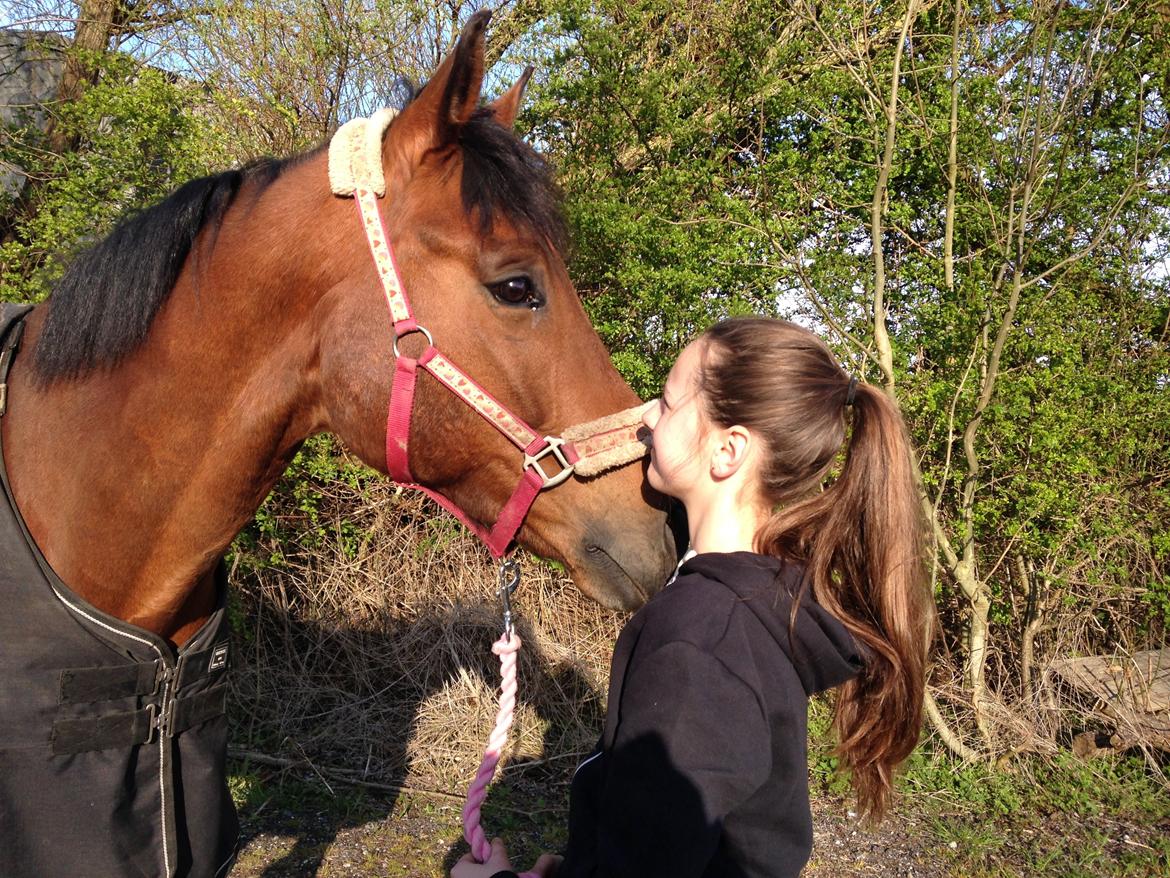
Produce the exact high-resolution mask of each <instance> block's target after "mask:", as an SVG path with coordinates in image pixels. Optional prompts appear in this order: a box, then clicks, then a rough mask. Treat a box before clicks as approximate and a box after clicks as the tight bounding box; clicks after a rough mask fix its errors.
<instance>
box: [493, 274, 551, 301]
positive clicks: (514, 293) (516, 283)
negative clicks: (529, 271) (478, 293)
mask: <svg viewBox="0 0 1170 878" xmlns="http://www.w3.org/2000/svg"><path fill="white" fill-rule="evenodd" d="M488 289H489V290H491V291H492V295H493V296H495V297H496V298H497V299H499V300H500V301H501V302H503V303H505V304H507V305H527V306H528V307H530V308H539V307H540V306H541V305H543V304H544V301H543V300H542V299H541V297H540V295H539V294H538V293H537V292H536V287H535V286H534V285H533V283H532V278H530V277H526V276H525V275H520V276H518V277H510V278H508V279H507V280H502V281H500V282H499V283H496V284H489V285H488Z"/></svg>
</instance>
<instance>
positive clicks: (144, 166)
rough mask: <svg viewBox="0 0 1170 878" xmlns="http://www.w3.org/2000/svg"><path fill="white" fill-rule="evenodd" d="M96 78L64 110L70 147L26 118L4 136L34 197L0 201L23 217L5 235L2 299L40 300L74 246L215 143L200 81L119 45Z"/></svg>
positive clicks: (3, 155)
mask: <svg viewBox="0 0 1170 878" xmlns="http://www.w3.org/2000/svg"><path fill="white" fill-rule="evenodd" d="M88 62H89V63H90V64H92V65H93V66H95V67H96V68H97V69H98V71H99V75H98V79H97V82H96V84H95V85H93V86H92V87H90V88H88V89H87V90H86V91H85V92H84V94H83V96H82V97H81V99H80V100H78V101H75V102H72V103H66V104H63V105H61V106H60V107H59V108H58V109H57V111H56V123H57V126H58V131H59V132H61V133H63V134H65V135H67V136H68V137H70V138H71V139H75V140H76V142H77V147H76V149H74V150H71V151H67V152H65V153H64V154H60V155H58V154H55V153H52V152H49V151H47V150H46V137H45V134H44V132H43V131H42V130H39V129H38V127H37V126H35V125H33V124H25V125H23V126H20V127H19V128H18V129H17V130H14V131H12V132H10V133H11V136H10V137H6V138H3V139H2V140H0V163H9V164H12V165H15V166H18V167H20V168H22V169H24V171H25V173H26V174H27V176H28V177H29V179H30V181H32V182H31V184H30V185H29V189H28V191H26V192H25V193H24V195H25V197H26V198H28V197H31V199H32V204H31V205H21V204H20V203H18V202H15V201H14V200H13V199H9V201H8V203H3V202H0V215H4V214H8V215H9V216H10V217H12V219H13V220H14V221H13V223H12V225H13V226H14V228H13V234H12V237H11V240H8V241H5V242H4V243H3V244H0V299H6V300H9V301H40V300H41V299H43V298H44V297H45V296H47V295H48V293H49V290H50V288H51V286H52V284H53V282H54V281H55V280H56V279H57V278H58V277H59V276H60V275H61V273H62V272H63V271H64V267H65V265H66V264H67V263H68V259H69V258H70V256H71V255H72V254H73V253H75V252H76V251H77V250H79V249H80V248H83V247H85V246H86V245H87V244H90V243H92V242H94V241H95V240H97V239H99V238H100V237H101V236H102V235H104V234H105V233H106V232H108V231H109V230H110V229H111V228H112V227H113V225H114V224H115V223H116V222H117V221H118V220H119V219H121V218H123V217H125V216H127V215H128V214H130V213H132V212H133V211H135V210H138V209H140V208H142V207H145V206H148V205H150V204H152V203H154V202H156V201H158V200H159V199H160V198H162V197H163V196H164V195H166V194H167V193H169V192H170V191H171V190H172V189H174V188H175V187H177V186H178V185H179V184H180V183H182V182H185V181H186V180H188V179H190V178H192V177H194V176H197V175H198V174H199V173H201V172H203V171H204V170H205V167H206V164H205V163H206V161H207V159H208V158H209V156H208V152H209V149H208V144H207V142H206V140H205V139H204V138H203V135H202V126H201V125H200V123H199V121H198V119H197V118H196V116H195V114H194V113H192V112H191V104H192V92H193V87H192V86H189V85H186V84H184V83H181V82H178V81H175V80H173V79H172V78H170V77H168V76H167V75H165V74H163V73H162V72H160V71H158V70H155V69H152V68H150V67H143V66H141V65H139V64H138V63H137V62H135V61H134V60H133V59H131V58H128V57H126V56H123V55H117V54H102V55H97V56H92V57H90V58H89V59H88Z"/></svg>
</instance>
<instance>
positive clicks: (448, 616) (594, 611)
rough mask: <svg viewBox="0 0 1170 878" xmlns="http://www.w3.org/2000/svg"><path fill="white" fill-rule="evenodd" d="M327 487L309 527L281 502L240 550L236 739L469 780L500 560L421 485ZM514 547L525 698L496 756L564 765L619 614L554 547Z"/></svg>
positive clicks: (484, 722) (481, 732)
mask: <svg viewBox="0 0 1170 878" xmlns="http://www.w3.org/2000/svg"><path fill="white" fill-rule="evenodd" d="M328 490H329V491H331V492H333V493H332V494H330V495H326V496H324V497H323V498H322V502H320V503H319V505H318V506H317V507H316V508H315V509H314V518H315V520H316V522H317V526H316V527H306V526H305V522H304V521H300V520H298V517H300V516H303V511H302V510H299V509H291V510H288V511H286V512H284V513H281V512H280V511H279V510H276V511H273V513H272V515H274V516H275V517H276V519H277V521H276V527H275V528H274V530H275V532H276V533H278V534H280V537H279V539H276V538H273V537H259V538H255V540H254V544H252V545H250V546H248V547H247V548H246V549H241V550H240V551H239V552H238V553H237V556H236V559H235V560H236V563H235V566H234V571H233V577H232V579H233V602H234V605H235V607H236V609H237V610H238V612H237V613H236V614H235V625H236V629H237V631H236V636H237V640H238V649H237V652H236V657H237V661H236V667H235V671H234V682H233V690H234V699H233V708H234V713H235V725H234V730H235V731H234V733H233V746H235V747H238V748H240V749H246V750H254V751H262V752H265V753H269V754H272V755H277V756H282V757H287V758H291V759H308V760H309V761H311V762H312V763H314V764H316V765H328V766H331V767H336V768H339V769H342V770H345V771H355V770H356V771H358V772H359V776H360V777H362V778H363V779H367V780H370V781H376V782H379V783H391V784H403V783H409V784H411V785H414V786H419V787H425V788H429V789H438V790H448V791H452V792H459V791H462V789H463V788H464V787H465V785H466V783H467V782H468V781H469V780H470V779H471V777H472V776H473V774H474V771H475V769H476V767H477V766H478V763H479V759H480V756H481V755H482V751H483V747H484V745H485V743H486V741H487V737H488V733H489V731H490V729H491V727H492V724H493V723H494V720H495V714H496V708H497V704H496V701H497V693H498V685H499V683H498V681H499V662H498V659H497V658H496V657H495V656H493V655H492V653H491V644H492V643H493V642H494V641H495V640H496V639H497V638H498V637H499V634H500V631H501V627H502V619H501V616H500V611H499V605H498V602H497V601H496V599H495V597H494V591H495V588H496V568H495V565H494V563H493V562H492V561H491V559H490V557H489V556H488V554H487V552H486V551H485V550H484V549H483V548H482V547H481V546H480V545H479V544H478V543H477V542H476V541H475V539H474V538H473V537H471V536H470V535H469V534H468V533H467V531H466V530H465V529H464V528H462V527H461V526H460V525H458V524H457V523H456V522H454V521H453V520H452V519H451V518H450V517H448V516H447V515H446V514H444V513H442V512H441V511H439V510H438V509H437V507H435V506H434V505H432V504H431V503H430V502H429V501H426V500H425V499H424V498H422V497H421V496H420V495H417V494H415V493H413V492H409V491H402V490H400V489H396V488H394V487H393V486H392V485H389V484H385V483H373V484H369V485H366V486H364V488H346V487H344V486H342V485H340V484H331V485H330V487H329V489H328ZM343 510H344V512H343ZM282 516H283V518H282ZM322 521H328V522H329V524H328V526H325V527H323V526H321V525H320V522H322ZM270 530H272V528H270ZM289 533H293V534H296V535H297V536H296V537H295V538H294V539H292V540H291V541H290V539H289V537H288V534H289ZM270 558H278V559H279V563H268V560H267V559H270ZM261 559H264V560H263V562H261ZM522 563H523V568H524V573H523V580H522V583H521V586H520V589H519V590H518V592H517V595H516V597H515V607H516V609H517V610H518V612H519V619H518V622H517V631H518V632H519V634H520V636H521V637H522V638H523V639H524V649H523V650H522V652H521V654H520V670H519V680H520V683H519V685H520V703H519V706H518V710H517V714H516V720H515V725H514V726H513V731H512V735H511V750H510V753H509V754H508V755H507V756H506V757H505V764H506V763H508V762H511V763H512V764H513V765H516V764H520V763H527V764H534V763H535V764H541V765H548V766H550V767H551V768H556V767H557V765H558V764H560V765H563V766H564V767H567V768H571V767H572V765H573V764H574V761H575V758H576V757H577V756H579V755H581V754H584V753H586V752H587V751H588V750H589V749H590V748H591V747H592V746H593V744H594V743H595V741H596V739H597V736H598V734H599V732H600V728H601V721H602V717H603V714H604V707H603V705H604V695H605V692H604V687H605V682H606V680H607V677H608V665H609V657H610V654H611V651H612V645H613V640H614V638H615V637H616V635H617V632H618V630H619V629H620V626H621V623H622V622H623V621H624V618H623V617H621V616H620V615H618V614H615V613H612V612H610V611H607V610H603V609H601V608H600V607H598V606H597V605H595V604H593V603H592V602H590V601H588V600H587V599H585V598H583V597H582V596H581V595H580V593H579V592H577V591H576V589H575V588H574V587H573V586H572V584H571V582H569V580H568V579H567V577H565V576H564V575H563V574H561V573H559V572H557V571H556V570H554V569H553V568H552V567H551V566H550V565H547V564H544V563H540V562H537V561H535V560H533V559H523V560H522Z"/></svg>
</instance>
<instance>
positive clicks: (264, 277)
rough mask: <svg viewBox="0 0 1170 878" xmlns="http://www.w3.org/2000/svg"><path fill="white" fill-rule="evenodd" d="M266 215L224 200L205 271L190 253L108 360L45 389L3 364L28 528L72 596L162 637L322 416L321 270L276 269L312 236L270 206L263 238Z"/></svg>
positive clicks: (179, 627) (198, 596)
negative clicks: (140, 336)
mask: <svg viewBox="0 0 1170 878" xmlns="http://www.w3.org/2000/svg"><path fill="white" fill-rule="evenodd" d="M235 214H240V215H239V216H237V215H235ZM273 219H274V217H273V215H272V211H271V210H265V209H263V205H261V204H259V203H257V204H256V205H250V206H249V208H248V210H247V211H244V210H242V209H241V210H238V211H236V210H233V211H230V212H229V214H228V216H227V217H225V221H224V225H223V228H222V229H221V230H220V232H219V235H218V239H217V241H216V244H215V249H214V254H213V258H212V259H211V260H210V262H209V264H208V267H207V269H206V270H205V271H199V270H190V269H191V265H190V261H189V265H188V270H185V271H184V272H183V274H182V275H181V276H180V278H179V281H178V283H177V284H176V287H175V289H174V291H173V292H172V293H171V295H170V297H169V298H168V300H167V302H166V304H165V305H164V306H163V308H162V310H161V311H160V313H159V314H158V316H157V317H156V319H155V322H154V323H153V325H152V326H151V330H150V333H149V335H148V337H147V340H146V342H145V344H144V345H143V346H142V347H141V348H140V349H138V350H137V351H135V352H134V353H133V354H132V355H131V356H129V357H128V358H127V359H126V360H125V361H123V362H122V363H121V364H120V365H118V366H116V367H115V368H113V369H109V370H105V371H98V372H95V373H93V374H91V375H89V376H87V377H84V378H82V379H78V380H74V381H66V382H58V383H56V384H53V385H50V386H49V387H48V388H39V387H37V386H36V385H35V384H34V382H32V380H31V376H29V375H28V371H29V370H28V368H27V364H26V366H25V368H24V369H21V370H20V372H19V374H16V373H14V380H13V394H12V395H13V405H12V407H11V408H10V412H11V416H10V417H7V418H5V421H6V422H7V423H5V424H4V428H5V437H4V438H5V458H6V460H7V462H8V465H9V470H10V473H11V478H12V484H13V491H14V494H15V497H16V500H17V504H18V506H19V507H20V509H21V511H22V513H23V514H24V517H25V520H26V521H27V523H28V525H29V528H30V532H31V533H32V535H33V537H34V539H35V540H36V541H37V543H38V545H39V546H40V547H41V549H42V551H43V553H44V554H45V556H46V559H47V560H48V561H49V563H50V565H51V566H52V567H53V569H54V571H55V572H56V573H57V574H58V576H59V577H60V578H61V579H62V580H63V581H64V582H65V583H66V584H67V585H69V586H70V587H71V588H72V589H73V590H74V591H76V592H77V593H78V594H80V595H81V596H82V597H83V598H85V599H86V600H88V601H89V602H90V603H92V604H93V605H95V606H97V607H98V608H99V609H101V610H104V611H105V612H107V613H110V614H111V615H113V616H115V617H118V618H121V619H124V620H126V621H128V622H131V623H132V624H136V625H139V626H141V627H143V628H146V629H148V630H151V631H154V632H155V633H157V634H159V635H161V636H163V637H167V638H170V639H171V640H173V641H174V642H176V643H181V642H184V641H185V640H186V639H187V638H188V637H189V636H190V635H191V634H193V633H194V632H195V631H196V630H197V629H198V627H199V625H200V624H202V622H203V621H204V620H205V619H206V618H207V616H208V615H210V613H211V611H212V609H213V607H214V602H215V594H214V585H213V575H212V574H213V570H214V567H215V565H216V564H217V562H218V561H219V559H220V558H221V557H222V555H223V553H224V552H225V551H226V549H227V547H228V545H229V544H230V542H231V540H232V539H233V538H234V537H235V535H236V534H237V533H239V531H240V530H241V529H242V528H243V526H244V525H245V524H246V523H247V522H248V521H249V520H250V519H251V517H252V516H253V514H254V513H255V511H256V509H257V508H258V507H259V505H260V503H261V502H262V501H263V499H264V497H265V496H266V495H267V494H268V492H269V490H270V489H271V488H272V486H273V485H274V484H275V482H276V480H277V479H278V478H279V476H280V474H281V472H282V471H283V470H284V468H285V466H286V465H287V463H288V462H289V460H291V458H292V456H293V454H295V452H296V449H297V448H298V447H299V445H300V443H301V442H302V441H303V440H304V439H305V438H306V437H307V436H309V435H311V434H312V433H314V432H317V431H318V430H319V429H320V428H321V426H322V423H321V416H320V413H319V410H318V406H317V404H316V400H315V399H314V394H313V391H312V388H311V382H310V381H308V380H306V377H305V376H307V375H310V374H311V373H312V370H313V367H314V363H315V359H316V356H317V337H316V330H315V325H314V306H315V299H316V298H319V295H320V293H321V292H322V290H323V288H324V287H325V286H327V283H328V282H327V280H326V279H325V278H324V277H322V276H320V271H319V269H313V271H312V272H311V275H312V276H309V275H306V274H305V273H298V272H297V271H296V270H295V269H294V268H291V267H290V262H291V261H293V260H290V259H289V258H288V257H287V254H289V253H300V254H302V255H303V256H305V257H306V258H305V259H302V260H299V261H300V262H301V263H303V264H306V265H310V264H312V256H313V255H314V254H313V253H312V246H311V243H310V242H308V241H302V240H298V238H297V237H296V236H297V234H298V232H297V230H296V228H294V227H293V224H292V223H288V217H285V225H284V226H283V229H285V231H282V232H280V246H279V247H274V246H272V244H273V241H272V235H273V234H274V232H273V227H272V226H271V221H272V220H273ZM299 225H300V226H301V227H304V226H306V225H307V224H305V223H300V224H299ZM39 325H40V320H39V319H34V320H33V323H32V325H31V326H30V327H29V329H30V332H29V336H30V338H29V340H30V341H31V342H32V344H29V345H28V346H27V349H28V352H29V353H30V354H31V348H32V346H33V344H35V341H36V337H37V334H38V332H39ZM30 359H31V358H30ZM18 379H19V380H18ZM24 399H27V402H28V404H22V400H24Z"/></svg>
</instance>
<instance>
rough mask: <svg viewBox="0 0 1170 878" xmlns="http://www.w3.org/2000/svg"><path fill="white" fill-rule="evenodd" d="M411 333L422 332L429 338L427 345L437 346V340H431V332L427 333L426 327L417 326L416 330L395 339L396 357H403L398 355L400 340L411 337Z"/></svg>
mask: <svg viewBox="0 0 1170 878" xmlns="http://www.w3.org/2000/svg"><path fill="white" fill-rule="evenodd" d="M411 332H421V333H422V334H423V335H425V336H426V337H427V345H429V346H430V347H434V346H435V340H434V339H433V338H431V334H430V333H429V332H427V328H426V327H425V326H416V327H415V328H414V329H412V330H410V332H404V333H402V335H399V336H397V337H395V339H394V356H395V357H400V356H401V354H399V353H398V339H400V338H405V337H406V336H408V335H410V333H411Z"/></svg>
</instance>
